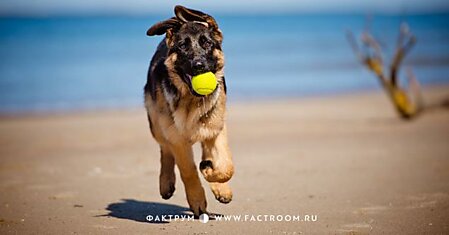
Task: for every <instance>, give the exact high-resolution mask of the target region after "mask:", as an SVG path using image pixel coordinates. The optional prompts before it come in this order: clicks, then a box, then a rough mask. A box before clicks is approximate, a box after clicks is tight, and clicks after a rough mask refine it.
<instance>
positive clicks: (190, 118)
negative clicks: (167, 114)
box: [172, 100, 222, 142]
mask: <svg viewBox="0 0 449 235" xmlns="http://www.w3.org/2000/svg"><path fill="white" fill-rule="evenodd" d="M179 102H180V103H179V104H178V107H177V108H176V109H175V110H173V111H172V118H173V122H174V124H175V126H176V129H177V130H178V131H179V134H181V135H182V136H184V137H185V138H187V139H189V140H190V141H192V142H197V141H202V140H205V139H209V138H212V137H214V136H216V135H217V134H218V132H219V129H220V128H217V127H219V126H220V125H222V123H221V122H220V121H219V118H218V116H219V114H218V113H216V112H214V110H215V107H214V106H215V103H211V102H210V101H209V102H206V101H199V102H191V101H190V102H189V101H182V100H181V101H179Z"/></svg>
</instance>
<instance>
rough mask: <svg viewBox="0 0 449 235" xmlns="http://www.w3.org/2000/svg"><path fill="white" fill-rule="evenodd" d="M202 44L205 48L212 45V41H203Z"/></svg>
mask: <svg viewBox="0 0 449 235" xmlns="http://www.w3.org/2000/svg"><path fill="white" fill-rule="evenodd" d="M203 46H204V47H205V48H209V47H211V46H212V42H211V41H205V42H204V43H203Z"/></svg>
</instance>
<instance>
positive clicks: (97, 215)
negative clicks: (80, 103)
mask: <svg viewBox="0 0 449 235" xmlns="http://www.w3.org/2000/svg"><path fill="white" fill-rule="evenodd" d="M424 96H425V98H426V101H427V103H436V102H438V101H440V100H443V99H447V98H448V97H449V86H440V87H432V88H425V94H424ZM228 107H229V108H228V125H229V128H228V129H229V138H230V144H231V148H232V151H233V154H234V161H235V167H236V173H235V175H234V177H233V179H232V180H231V186H232V187H233V190H234V199H233V201H232V202H231V203H230V204H227V205H223V204H220V203H219V202H217V201H216V200H215V199H214V197H213V195H212V193H211V192H210V191H209V190H208V189H207V187H206V186H207V185H206V184H205V182H204V180H203V185H204V186H205V187H206V193H207V197H208V210H209V212H213V213H219V214H223V215H242V217H244V215H249V217H248V219H251V217H250V216H251V215H254V216H257V215H284V216H286V215H291V216H296V215H300V216H301V218H304V216H305V215H316V216H317V221H290V222H287V221H281V222H277V221H267V222H257V221H246V222H242V221H240V222H237V221H232V222H229V221H228V222H225V221H209V222H208V223H205V224H203V223H200V222H199V221H197V220H196V221H171V222H166V223H160V222H156V223H149V222H147V221H145V217H146V216H147V215H152V216H158V215H164V214H177V215H189V214H190V212H189V211H188V209H187V208H186V207H187V202H186V200H185V195H184V188H183V185H182V183H181V181H180V180H179V174H178V179H177V184H176V187H177V189H176V192H175V195H174V196H173V197H172V198H171V199H170V200H168V201H166V200H163V199H162V198H160V196H159V192H158V190H159V187H158V174H159V150H158V146H157V145H156V143H155V142H154V140H152V139H151V137H150V132H149V129H148V124H147V120H146V116H145V111H144V109H143V108H142V109H137V110H112V111H98V112H79V113H71V114H53V115H50V114H49V115H31V116H22V117H2V118H1V119H0V233H2V234H4V233H20V234H23V233H28V234H29V233H33V234H34V233H45V234H61V233H64V234H67V233H81V234H99V233H112V234H124V233H127V234H128V233H129V234H143V233H145V234H156V233H163V234H173V233H190V234H192V233H196V234H205V233H207V234H241V233H245V234H249V233H253V234H300V233H303V234H304V233H305V234H310V233H312V234H367V233H371V234H380V233H385V234H399V233H401V234H424V233H426V234H447V233H449V223H448V221H449V109H447V108H435V109H432V110H429V111H427V112H425V113H424V114H423V115H421V116H420V117H418V118H417V119H415V120H412V121H409V122H405V121H401V120H400V119H399V118H398V117H397V116H396V113H395V112H394V110H393V108H392V107H391V105H390V103H389V101H388V100H387V98H386V96H385V95H384V94H383V93H382V92H381V91H379V92H370V93H367V94H362V93H360V94H351V95H338V96H328V97H324V98H307V99H288V100H277V101H260V102H241V103H231V104H229V106H228ZM195 153H196V155H195V158H196V160H197V162H199V159H200V155H199V151H198V148H197V146H196V147H195ZM177 173H178V172H177ZM284 218H287V217H284ZM153 222H154V221H153Z"/></svg>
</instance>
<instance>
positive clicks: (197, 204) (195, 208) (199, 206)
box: [188, 198, 207, 217]
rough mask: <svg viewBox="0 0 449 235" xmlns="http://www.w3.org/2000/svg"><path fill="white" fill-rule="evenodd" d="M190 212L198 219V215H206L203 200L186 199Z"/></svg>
mask: <svg viewBox="0 0 449 235" xmlns="http://www.w3.org/2000/svg"><path fill="white" fill-rule="evenodd" d="M188 202H189V206H190V210H192V212H193V215H194V216H195V217H199V216H200V215H202V214H204V213H206V214H207V210H206V208H207V202H206V199H205V198H194V199H190V198H188Z"/></svg>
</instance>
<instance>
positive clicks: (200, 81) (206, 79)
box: [192, 72, 217, 95]
mask: <svg viewBox="0 0 449 235" xmlns="http://www.w3.org/2000/svg"><path fill="white" fill-rule="evenodd" d="M192 87H193V90H194V91H195V92H196V93H198V94H200V95H209V94H210V93H212V92H213V91H214V90H215V88H217V78H216V77H215V75H214V74H213V73H212V72H207V73H203V74H199V75H196V76H194V77H193V78H192Z"/></svg>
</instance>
